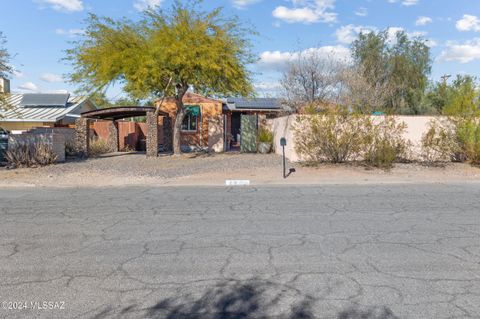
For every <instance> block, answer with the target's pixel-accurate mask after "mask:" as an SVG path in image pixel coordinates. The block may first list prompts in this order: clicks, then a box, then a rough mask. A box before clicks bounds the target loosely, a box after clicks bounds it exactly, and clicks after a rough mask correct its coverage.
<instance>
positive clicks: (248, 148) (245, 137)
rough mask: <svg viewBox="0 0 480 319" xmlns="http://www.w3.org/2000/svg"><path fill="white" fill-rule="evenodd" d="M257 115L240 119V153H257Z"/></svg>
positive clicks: (244, 116) (243, 116)
mask: <svg viewBox="0 0 480 319" xmlns="http://www.w3.org/2000/svg"><path fill="white" fill-rule="evenodd" d="M257 124H258V118H257V115H244V114H242V117H241V139H240V151H241V152H242V153H256V152H257Z"/></svg>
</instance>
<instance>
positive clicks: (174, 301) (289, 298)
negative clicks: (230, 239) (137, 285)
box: [94, 280, 399, 319]
mask: <svg viewBox="0 0 480 319" xmlns="http://www.w3.org/2000/svg"><path fill="white" fill-rule="evenodd" d="M315 302H316V300H315V299H314V298H312V297H311V296H302V295H301V294H300V292H299V291H298V290H296V289H293V288H290V287H286V286H281V285H278V284H274V283H270V282H264V281H259V280H250V281H247V282H235V281H227V282H225V283H222V284H218V285H216V286H214V287H212V288H209V289H207V290H206V292H204V293H203V294H202V295H200V296H197V297H194V296H193V295H183V296H179V297H177V298H166V299H163V300H160V301H158V302H157V303H155V304H154V306H152V307H149V308H141V307H139V306H136V305H130V306H128V307H125V308H123V309H120V310H119V309H113V308H108V309H106V310H103V311H102V312H100V313H98V314H97V315H96V316H94V318H96V319H101V318H111V317H115V318H117V317H120V318H121V317H128V318H131V317H132V318H158V319H160V318H162V319H243V318H262V319H266V318H275V319H313V318H326V317H325V316H324V314H321V313H315V312H314V309H313V306H314V304H315ZM332 319H399V318H398V317H396V316H395V315H394V314H393V313H392V311H391V310H390V309H388V308H386V307H382V308H372V309H358V308H349V309H347V310H343V311H341V312H339V313H338V315H337V316H334V317H333V318H332Z"/></svg>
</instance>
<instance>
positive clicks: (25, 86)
mask: <svg viewBox="0 0 480 319" xmlns="http://www.w3.org/2000/svg"><path fill="white" fill-rule="evenodd" d="M18 88H19V89H21V90H24V91H38V86H37V85H36V84H35V83H33V82H25V83H23V84H22V85H20V86H19V87H18Z"/></svg>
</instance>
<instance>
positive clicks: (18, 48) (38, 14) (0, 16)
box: [0, 0, 480, 99]
mask: <svg viewBox="0 0 480 319" xmlns="http://www.w3.org/2000/svg"><path fill="white" fill-rule="evenodd" d="M1 2H2V6H1V7H0V31H1V32H3V34H4V36H5V37H6V38H7V41H8V42H7V45H6V47H7V49H8V50H9V52H10V53H11V54H12V56H13V59H12V65H13V66H14V67H15V69H16V72H15V74H14V75H13V76H12V78H11V87H12V91H15V92H57V91H65V90H66V91H69V92H73V91H74V90H75V89H76V87H75V86H74V85H72V84H70V83H66V82H65V81H64V75H65V74H68V73H69V72H71V71H72V68H71V66H70V65H68V63H66V62H65V61H63V60H62V59H63V58H64V57H65V53H64V50H66V49H68V48H71V47H72V43H71V42H72V41H75V40H78V39H79V37H81V36H82V32H83V28H84V27H85V24H84V21H85V18H86V17H87V15H88V13H89V12H92V13H95V14H97V15H100V16H108V17H112V18H120V17H127V18H130V19H132V20H136V19H139V18H140V17H141V14H142V11H143V10H145V9H146V8H149V7H154V8H156V7H159V8H168V7H170V6H171V2H172V1H171V0H14V1H13V0H1ZM203 6H204V7H205V9H207V10H209V9H213V8H215V7H219V6H221V7H223V8H224V13H225V15H227V16H233V15H236V16H238V17H239V18H240V20H241V21H242V22H243V23H245V24H247V25H249V26H251V27H252V28H254V29H255V30H256V31H257V32H258V35H256V36H253V37H252V38H251V41H252V44H253V50H254V53H255V54H256V55H257V56H258V62H256V63H255V64H253V65H251V66H249V68H250V70H251V71H252V72H253V74H254V76H253V80H254V85H255V87H256V89H257V93H258V95H259V96H270V95H275V94H278V86H279V82H278V81H279V79H280V77H281V72H282V70H284V68H285V65H286V64H287V62H288V61H290V60H292V59H295V56H296V54H295V52H298V51H303V50H315V51H317V50H318V52H320V53H324V54H325V55H330V56H335V57H337V58H339V59H348V57H349V55H350V53H349V46H350V44H351V42H352V41H353V39H355V37H356V36H357V35H358V33H359V32H361V31H369V30H386V29H388V30H389V32H390V33H391V34H394V33H395V32H396V31H397V30H404V31H405V32H407V33H408V34H410V35H411V36H422V37H423V38H425V39H426V41H427V42H426V43H427V44H428V45H429V46H430V47H431V51H432V59H433V69H432V73H431V79H432V80H434V81H438V80H439V79H440V77H441V76H442V75H444V74H449V75H453V76H455V75H457V74H471V75H473V76H480V0H456V1H451V0H218V1H213V0H205V1H204V3H203ZM121 95H122V93H121V88H119V87H113V88H111V89H110V90H109V91H108V96H109V97H110V98H112V99H116V98H120V97H121Z"/></svg>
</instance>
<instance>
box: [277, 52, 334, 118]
mask: <svg viewBox="0 0 480 319" xmlns="http://www.w3.org/2000/svg"><path fill="white" fill-rule="evenodd" d="M295 56H296V57H295V59H294V60H292V61H291V62H289V63H288V65H287V68H286V70H285V71H284V72H283V76H282V80H281V82H280V83H281V85H282V88H283V92H284V97H285V100H286V101H287V103H288V104H289V105H290V106H291V107H293V108H294V109H296V110H299V109H301V108H304V107H309V108H317V109H318V108H321V107H325V106H327V105H329V104H332V103H335V102H337V98H338V95H339V92H340V88H339V86H340V84H341V83H340V80H341V79H340V78H339V76H338V75H339V74H340V71H341V69H342V68H343V63H342V62H341V61H339V60H338V59H337V58H336V57H334V56H333V53H331V54H328V55H325V54H321V53H320V52H318V51H315V50H307V51H302V52H298V53H297V54H295Z"/></svg>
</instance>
